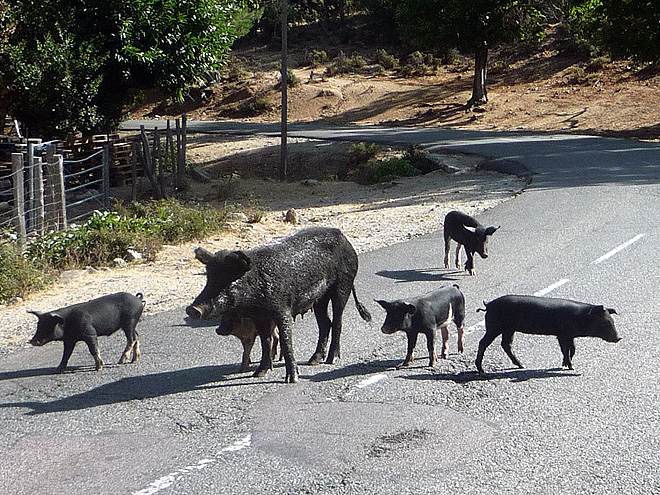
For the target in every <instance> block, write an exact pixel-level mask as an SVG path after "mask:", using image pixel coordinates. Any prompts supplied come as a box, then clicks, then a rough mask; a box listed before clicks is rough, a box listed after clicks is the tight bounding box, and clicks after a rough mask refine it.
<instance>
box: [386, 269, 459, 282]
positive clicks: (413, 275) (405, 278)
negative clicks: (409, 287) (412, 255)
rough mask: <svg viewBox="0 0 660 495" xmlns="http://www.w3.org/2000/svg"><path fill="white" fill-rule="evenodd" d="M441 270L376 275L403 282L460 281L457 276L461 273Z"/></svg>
mask: <svg viewBox="0 0 660 495" xmlns="http://www.w3.org/2000/svg"><path fill="white" fill-rule="evenodd" d="M438 270H440V269H439V268H420V269H417V270H381V271H379V272H376V275H378V276H380V277H383V278H390V279H393V280H396V281H397V283H402V282H446V281H455V280H459V279H458V278H457V277H456V275H461V274H462V273H463V272H461V271H452V272H449V273H447V272H444V273H440V272H439V271H438Z"/></svg>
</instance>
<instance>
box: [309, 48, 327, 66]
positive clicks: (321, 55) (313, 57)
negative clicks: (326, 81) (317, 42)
mask: <svg viewBox="0 0 660 495" xmlns="http://www.w3.org/2000/svg"><path fill="white" fill-rule="evenodd" d="M327 61H328V54H327V53H326V52H325V50H312V51H311V52H305V65H306V66H308V67H312V68H316V67H320V66H321V65H323V64H325V63H326V62H327Z"/></svg>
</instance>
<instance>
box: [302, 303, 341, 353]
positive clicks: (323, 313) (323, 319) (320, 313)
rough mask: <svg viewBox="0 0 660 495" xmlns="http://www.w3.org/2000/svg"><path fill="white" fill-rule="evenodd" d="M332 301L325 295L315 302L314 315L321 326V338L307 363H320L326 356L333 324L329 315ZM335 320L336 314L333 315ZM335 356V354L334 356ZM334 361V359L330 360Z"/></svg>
mask: <svg viewBox="0 0 660 495" xmlns="http://www.w3.org/2000/svg"><path fill="white" fill-rule="evenodd" d="M329 303H330V298H329V297H324V298H322V299H320V300H319V301H317V302H316V303H314V316H315V317H316V324H317V325H318V327H319V340H318V342H317V344H316V350H315V351H314V354H312V357H310V358H309V361H308V362H307V364H312V365H314V364H319V363H320V362H322V361H323V360H324V359H325V357H326V351H327V348H328V338H329V337H330V327H331V326H332V321H331V320H330V317H329V316H328V304H329ZM333 317H334V318H335V320H336V319H337V317H336V316H333ZM333 358H334V356H333ZM330 362H332V361H330Z"/></svg>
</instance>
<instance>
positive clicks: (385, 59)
mask: <svg viewBox="0 0 660 495" xmlns="http://www.w3.org/2000/svg"><path fill="white" fill-rule="evenodd" d="M376 63H377V64H379V65H380V66H381V67H383V68H384V69H387V70H393V69H398V68H399V59H398V58H396V57H395V56H394V55H390V54H388V53H387V52H386V51H385V50H383V49H380V50H377V51H376Z"/></svg>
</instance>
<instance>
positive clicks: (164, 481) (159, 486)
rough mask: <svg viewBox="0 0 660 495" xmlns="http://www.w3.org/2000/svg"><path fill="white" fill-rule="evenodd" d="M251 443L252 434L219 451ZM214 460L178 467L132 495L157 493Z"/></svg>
mask: <svg viewBox="0 0 660 495" xmlns="http://www.w3.org/2000/svg"><path fill="white" fill-rule="evenodd" d="M251 443H252V435H248V436H246V437H245V438H242V439H241V440H238V441H236V442H234V443H233V444H231V445H228V446H226V447H224V448H222V449H221V450H220V452H221V453H222V452H237V451H239V450H242V449H244V448H247V447H249V446H250V445H251ZM215 461H216V460H215V459H202V460H201V461H198V462H197V464H194V465H192V466H186V467H184V468H183V469H179V470H178V471H174V472H173V473H170V474H168V475H165V476H163V477H162V478H159V479H157V480H156V481H154V482H153V483H151V484H150V485H149V486H148V487H146V488H143V489H142V490H140V491H137V492H134V493H133V495H154V494H155V493H158V492H160V491H161V490H165V489H166V488H169V487H170V486H172V485H173V484H174V482H175V481H176V480H178V479H180V478H181V476H182V475H184V474H187V473H190V472H192V471H201V470H202V469H204V468H205V467H206V466H208V465H209V464H213V463H214V462H215Z"/></svg>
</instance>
